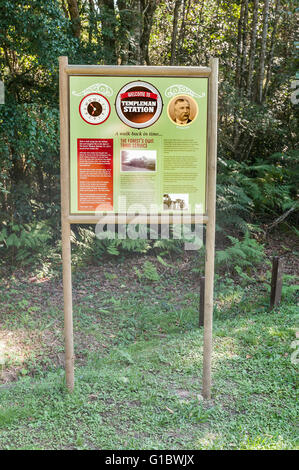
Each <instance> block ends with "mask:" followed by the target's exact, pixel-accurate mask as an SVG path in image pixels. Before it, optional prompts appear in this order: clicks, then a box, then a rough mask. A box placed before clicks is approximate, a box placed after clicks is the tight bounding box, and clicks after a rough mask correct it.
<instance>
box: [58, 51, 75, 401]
mask: <svg viewBox="0 0 299 470" xmlns="http://www.w3.org/2000/svg"><path fill="white" fill-rule="evenodd" d="M67 65H68V58H67V57H59V97H60V186H61V229H62V271H63V297H64V336H65V374H66V385H67V388H68V389H69V391H70V392H72V391H73V389H74V342H73V311H72V267H71V237H70V235H71V226H70V223H69V221H68V217H69V207H70V199H69V198H70V184H69V183H70V182H69V125H68V119H69V118H68V100H69V97H68V76H67V74H66V71H65V68H66V67H67Z"/></svg>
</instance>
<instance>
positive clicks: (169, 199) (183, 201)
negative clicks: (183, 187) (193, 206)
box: [163, 193, 189, 211]
mask: <svg viewBox="0 0 299 470" xmlns="http://www.w3.org/2000/svg"><path fill="white" fill-rule="evenodd" d="M188 208H189V194H173V193H166V194H163V209H164V210H169V211H182V210H187V209H188Z"/></svg>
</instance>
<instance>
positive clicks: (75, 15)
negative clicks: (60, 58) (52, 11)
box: [67, 0, 81, 38]
mask: <svg viewBox="0 0 299 470" xmlns="http://www.w3.org/2000/svg"><path fill="white" fill-rule="evenodd" d="M67 4H68V8H69V14H70V17H71V22H72V30H73V35H74V36H75V37H76V38H80V33H81V19H80V15H79V8H78V3H77V0H67Z"/></svg>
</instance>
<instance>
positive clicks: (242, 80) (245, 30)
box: [240, 0, 248, 89]
mask: <svg viewBox="0 0 299 470" xmlns="http://www.w3.org/2000/svg"><path fill="white" fill-rule="evenodd" d="M242 36H243V38H242V43H243V49H242V63H241V76H240V89H243V84H244V88H245V83H246V77H245V74H246V60H247V51H248V0H245V5H244V20H243V32H242Z"/></svg>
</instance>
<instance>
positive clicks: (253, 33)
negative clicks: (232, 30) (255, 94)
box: [247, 0, 259, 99]
mask: <svg viewBox="0 0 299 470" xmlns="http://www.w3.org/2000/svg"><path fill="white" fill-rule="evenodd" d="M258 8H259V0H254V6H253V16H252V24H251V41H250V55H249V65H248V78H247V98H249V99H250V98H251V96H252V89H251V87H252V76H253V69H254V58H255V49H256V32H257V15H258Z"/></svg>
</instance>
